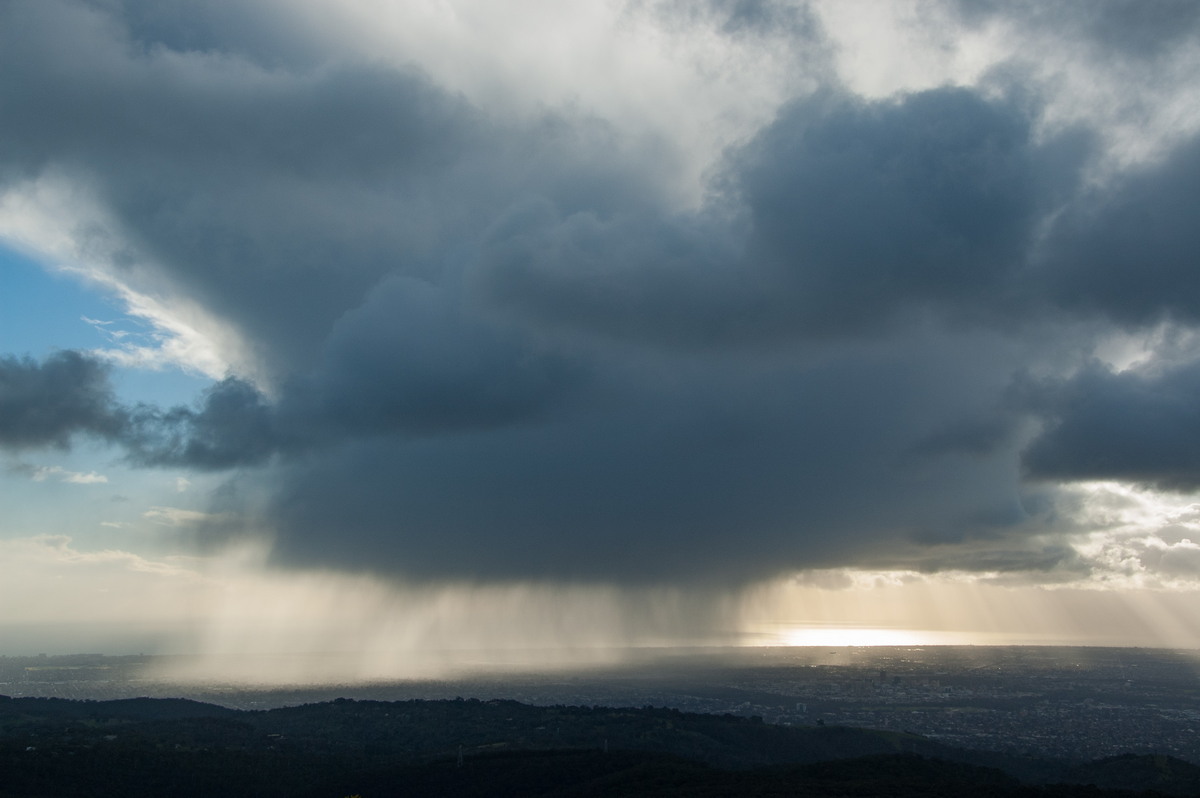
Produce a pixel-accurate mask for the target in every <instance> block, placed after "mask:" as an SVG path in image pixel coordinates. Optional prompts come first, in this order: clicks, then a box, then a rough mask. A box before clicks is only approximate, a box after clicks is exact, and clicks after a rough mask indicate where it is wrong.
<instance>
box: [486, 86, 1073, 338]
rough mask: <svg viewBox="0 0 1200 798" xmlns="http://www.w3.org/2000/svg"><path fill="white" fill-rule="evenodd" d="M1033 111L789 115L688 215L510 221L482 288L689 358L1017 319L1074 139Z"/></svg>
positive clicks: (949, 101) (921, 109)
mask: <svg viewBox="0 0 1200 798" xmlns="http://www.w3.org/2000/svg"><path fill="white" fill-rule="evenodd" d="M1031 123H1032V122H1031V119H1030V117H1029V112H1028V111H1027V110H1026V109H1024V108H1022V107H1020V106H1018V105H1016V104H1013V103H1010V102H1007V101H990V100H986V99H984V98H983V97H981V96H980V95H979V94H977V93H975V92H972V91H968V90H965V89H938V90H933V91H928V92H922V93H919V94H915V95H911V96H908V97H904V98H902V99H900V100H898V101H894V102H893V101H886V102H873V103H867V102H862V101H859V100H855V99H853V98H851V97H849V96H846V95H844V94H840V93H837V92H827V93H823V94H820V95H818V96H817V97H814V98H809V99H806V100H803V101H798V102H795V103H792V104H790V105H788V106H787V107H785V108H784V109H783V110H782V111H781V112H780V113H779V114H778V116H777V117H776V119H775V120H774V121H773V122H772V123H771V124H770V125H769V126H767V127H766V128H765V129H764V130H763V131H762V132H761V133H760V134H759V135H758V136H757V137H755V139H754V140H753V141H751V142H750V143H749V144H747V145H746V146H744V147H742V148H740V149H739V150H738V151H737V152H735V153H733V155H732V157H731V158H730V159H729V161H728V163H727V164H726V167H725V171H724V173H723V175H722V178H721V179H720V182H719V186H720V188H721V189H722V190H723V191H722V193H721V194H720V195H718V197H717V198H716V199H715V200H714V201H713V202H712V203H710V205H709V207H708V208H706V209H705V210H704V211H703V212H701V213H699V214H697V215H694V216H687V217H668V218H661V217H658V218H656V217H649V218H647V217H646V216H645V215H635V214H619V215H601V214H596V213H589V212H583V213H574V214H568V213H564V212H561V211H560V210H559V209H557V208H555V207H554V206H553V205H552V204H550V203H548V202H542V203H540V204H538V203H530V204H528V205H527V206H525V207H523V208H520V209H517V210H514V211H512V212H510V214H509V215H508V216H506V217H504V218H503V220H502V221H501V222H499V223H498V224H497V225H496V226H495V227H494V228H493V230H492V231H491V234H490V235H489V237H488V240H487V242H486V244H485V250H484V252H485V255H484V258H485V271H484V277H483V282H484V285H485V286H486V290H487V291H488V292H489V293H490V295H491V297H492V298H493V299H495V301H497V302H500V303H502V304H504V305H506V306H509V307H514V308H516V309H517V310H518V312H519V313H521V314H522V315H525V316H532V317H535V318H537V319H539V320H540V321H542V322H548V323H552V324H555V325H561V326H574V327H578V328H584V329H591V330H595V331H599V332H602V333H605V334H607V335H612V336H614V337H618V338H630V337H632V338H640V339H643V340H647V341H656V340H658V341H663V342H667V343H671V344H674V345H684V346H702V347H705V346H720V345H725V344H743V343H747V342H756V341H771V340H787V339H795V338H798V337H799V338H805V337H818V338H821V337H828V336H831V335H846V334H849V335H857V334H861V333H863V332H875V331H878V330H879V329H881V328H886V327H888V326H890V325H891V324H892V323H893V322H895V321H897V320H898V319H899V318H902V317H904V316H906V315H909V316H911V315H912V314H913V313H914V312H916V311H921V310H930V309H931V310H934V311H936V312H938V313H939V314H942V315H945V316H948V317H951V318H954V319H960V318H961V319H967V320H980V319H986V318H988V317H993V316H1007V315H1011V314H1013V313H1019V312H1024V310H1023V309H1024V308H1025V306H1027V305H1028V304H1029V298H1028V297H1027V296H1025V295H1024V294H1023V291H1022V286H1021V285H1020V284H1019V283H1018V278H1019V277H1020V276H1021V274H1022V271H1023V268H1024V266H1025V258H1026V254H1027V252H1028V249H1029V247H1030V245H1031V243H1032V242H1033V238H1034V235H1035V232H1036V226H1037V225H1038V224H1039V223H1040V222H1041V221H1042V220H1043V218H1044V215H1045V214H1046V212H1047V211H1049V210H1050V209H1052V208H1053V207H1054V204H1055V203H1056V202H1058V201H1061V198H1062V197H1064V196H1066V195H1067V194H1068V193H1069V189H1070V187H1072V186H1073V185H1074V184H1075V182H1076V180H1077V171H1078V166H1079V165H1080V164H1081V163H1082V161H1083V157H1084V156H1085V155H1086V152H1087V151H1086V148H1085V147H1083V146H1082V145H1084V144H1085V141H1084V140H1083V139H1080V138H1079V137H1068V138H1069V139H1070V141H1069V143H1071V144H1075V145H1077V146H1063V144H1064V142H1063V141H1061V140H1055V141H1052V142H1049V143H1047V144H1035V143H1034V142H1033V140H1032V132H1031Z"/></svg>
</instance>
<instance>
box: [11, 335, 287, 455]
mask: <svg viewBox="0 0 1200 798" xmlns="http://www.w3.org/2000/svg"><path fill="white" fill-rule="evenodd" d="M109 372H110V368H109V367H108V365H107V364H105V363H103V362H102V361H99V360H97V359H96V358H94V357H92V356H91V355H88V354H85V353H82V352H74V351H64V352H56V353H55V354H53V355H50V356H49V357H47V358H46V359H45V360H43V361H41V362H38V361H35V360H33V359H31V358H28V357H26V358H16V357H12V356H8V357H3V358H0V448H4V449H9V450H12V451H21V450H25V449H42V448H49V447H57V448H62V449H65V448H68V447H69V446H70V444H71V441H72V439H73V438H76V437H92V438H99V439H102V440H106V441H109V442H112V443H115V444H118V445H120V446H122V447H124V448H125V449H126V452H127V455H128V457H129V459H130V460H131V461H133V462H135V463H138V464H141V465H152V466H180V467H186V468H195V469H200V470H215V469H226V468H232V467H235V466H242V465H252V464H256V463H261V462H263V461H264V460H266V459H267V458H268V457H269V456H270V455H271V454H273V453H274V452H275V451H276V450H277V449H279V448H280V447H281V446H282V445H283V439H282V437H281V436H280V435H279V434H277V432H276V430H275V428H274V422H273V419H272V413H273V410H272V409H271V408H269V407H268V406H267V405H266V403H265V402H264V400H263V397H262V396H261V394H259V393H258V391H257V390H256V389H254V388H253V387H252V386H250V385H249V384H247V383H245V382H242V381H241V380H238V379H235V378H229V379H226V380H224V381H222V382H219V383H217V384H216V385H214V386H213V387H211V388H209V389H208V390H207V391H205V393H204V397H203V401H202V404H201V405H200V406H199V407H198V408H195V409H193V408H187V407H175V408H171V409H169V410H161V409H159V408H156V407H152V406H149V405H145V404H140V405H136V406H132V407H131V406H128V405H125V404H122V403H121V402H119V401H117V400H116V398H115V396H114V393H113V389H112V386H111V384H110V382H109Z"/></svg>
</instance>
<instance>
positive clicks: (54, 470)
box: [33, 466, 108, 485]
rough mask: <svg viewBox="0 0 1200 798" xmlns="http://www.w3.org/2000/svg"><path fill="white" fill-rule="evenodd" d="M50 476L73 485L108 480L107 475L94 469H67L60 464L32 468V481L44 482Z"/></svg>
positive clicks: (95, 483)
mask: <svg viewBox="0 0 1200 798" xmlns="http://www.w3.org/2000/svg"><path fill="white" fill-rule="evenodd" d="M50 477H57V478H58V480H59V481H60V482H69V483H71V484H73V485H102V484H105V483H107V482H108V477H106V476H104V475H103V474H97V473H96V472H95V471H88V472H87V473H84V472H81V471H68V470H67V469H65V468H63V467H62V466H38V467H37V468H35V469H34V470H33V481H34V482H45V481H46V480H47V479H49V478H50Z"/></svg>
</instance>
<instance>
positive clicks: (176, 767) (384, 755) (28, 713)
mask: <svg viewBox="0 0 1200 798" xmlns="http://www.w3.org/2000/svg"><path fill="white" fill-rule="evenodd" d="M1055 784H1058V785H1059V786H1046V785H1055ZM1088 784H1093V785H1096V787H1098V788H1104V789H1109V788H1111V789H1117V788H1120V789H1122V790H1132V791H1137V790H1150V789H1153V790H1157V791H1158V792H1159V793H1162V794H1177V795H1189V794H1190V795H1195V794H1200V768H1197V767H1195V766H1193V765H1190V764H1188V763H1186V762H1182V761H1180V760H1175V759H1171V758H1168V757H1122V758H1115V759H1110V760H1104V761H1100V762H1094V763H1080V762H1066V761H1061V760H1051V759H1043V760H1038V759H1030V758H1018V757H1011V756H1004V755H1000V754H989V753H986V752H979V751H967V750H963V749H957V748H953V747H950V746H945V745H942V744H939V743H937V742H935V741H933V740H929V739H926V738H922V737H918V736H915V735H905V734H897V733H894V732H882V731H872V730H867V729H854V728H846V727H834V726H829V727H820V726H809V727H783V726H773V725H769V724H764V723H762V722H761V721H758V720H756V719H745V718H737V717H733V716H730V715H724V716H717V715H703V714H694V713H684V712H679V711H677V710H670V709H655V708H651V707H645V708H642V709H613V708H605V707H573V706H556V707H537V706H529V705H525V704H520V703H517V702H514V701H477V700H466V701H464V700H455V701H400V702H378V701H351V700H345V699H339V700H337V701H333V702H329V703H322V704H310V705H305V706H299V707H287V708H282V709H273V710H269V711H252V712H243V711H238V710H232V709H226V708H223V707H218V706H213V705H210V704H202V703H198V702H193V701H185V700H162V699H133V700H123V701H68V700H63V699H45V698H15V699H14V698H5V697H0V796H2V797H3V798H40V797H41V796H62V795H73V796H98V797H99V796H118V795H119V796H123V797H128V796H141V795H145V796H151V795H153V796H160V795H173V796H181V797H182V798H186V797H187V796H199V795H216V794H219V795H223V796H239V795H247V796H249V795H253V796H259V797H262V796H307V795H312V796H317V795H324V796H335V798H337V797H338V796H342V795H352V794H360V795H362V796H363V798H385V797H386V796H393V795H397V796H398V795H423V794H431V795H432V794H446V795H479V796H486V795H608V794H623V795H651V794H655V795H661V794H671V793H672V792H673V791H675V792H677V793H678V794H689V795H696V794H700V795H704V794H708V795H820V794H828V792H830V791H838V792H842V793H845V794H853V795H882V794H889V795H907V794H911V795H919V794H943V795H968V794H969V795H972V796H976V798H978V796H983V795H1012V796H1018V795H1075V794H1084V793H1081V792H1078V791H1079V790H1082V789H1085V787H1084V785H1088ZM1067 785H1078V786H1067ZM1093 789H1094V788H1093ZM1086 794H1089V795H1098V794H1100V793H1097V792H1087V793H1086ZM1114 794H1115V793H1114ZM1124 794H1130V793H1124Z"/></svg>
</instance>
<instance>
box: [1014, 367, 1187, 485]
mask: <svg viewBox="0 0 1200 798" xmlns="http://www.w3.org/2000/svg"><path fill="white" fill-rule="evenodd" d="M1023 393H1024V394H1025V395H1024V400H1025V401H1026V402H1028V403H1029V404H1030V405H1031V406H1032V407H1033V408H1034V409H1035V411H1036V412H1038V413H1039V414H1040V415H1042V416H1043V417H1044V418H1045V419H1046V421H1047V428H1046V430H1045V431H1044V432H1043V433H1042V434H1041V435H1040V436H1039V437H1038V438H1037V439H1035V440H1034V441H1033V443H1032V444H1031V445H1030V446H1029V448H1028V449H1027V450H1026V451H1025V453H1024V455H1023V460H1024V463H1025V467H1026V468H1027V469H1028V471H1029V474H1030V475H1031V476H1033V477H1035V478H1038V479H1051V480H1062V481H1073V480H1089V479H1115V480H1124V481H1130V482H1139V483H1148V484H1153V485H1157V486H1159V487H1162V488H1168V489H1175V490H1195V489H1196V488H1197V487H1200V451H1198V450H1197V447H1196V441H1197V440H1198V439H1200V401H1197V400H1198V399H1200V363H1190V364H1187V365H1184V366H1180V367H1176V368H1173V369H1170V370H1168V371H1165V372H1162V373H1152V374H1144V373H1138V372H1137V371H1132V370H1131V371H1125V372H1121V373H1113V372H1112V371H1111V370H1109V369H1108V368H1106V367H1104V366H1102V365H1100V364H1095V363H1094V364H1091V365H1090V366H1088V367H1087V368H1085V369H1083V370H1082V371H1080V373H1079V374H1077V375H1076V376H1074V377H1072V378H1071V379H1069V380H1063V381H1058V382H1049V383H1040V384H1036V383H1035V384H1031V385H1026V386H1025V389H1024V391H1023Z"/></svg>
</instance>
